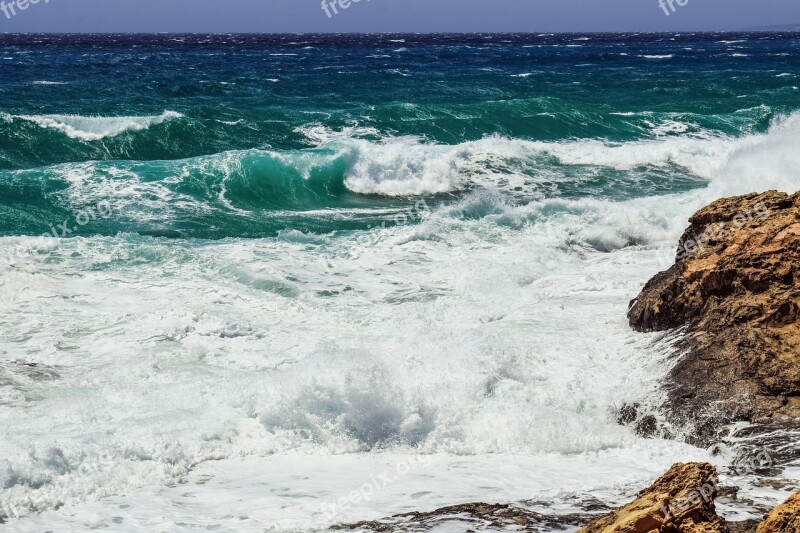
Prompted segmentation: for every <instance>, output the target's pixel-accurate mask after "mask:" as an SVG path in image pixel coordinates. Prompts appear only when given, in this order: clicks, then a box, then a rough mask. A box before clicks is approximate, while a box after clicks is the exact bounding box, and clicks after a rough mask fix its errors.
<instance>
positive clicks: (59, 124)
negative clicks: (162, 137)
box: [14, 111, 183, 141]
mask: <svg viewBox="0 0 800 533" xmlns="http://www.w3.org/2000/svg"><path fill="white" fill-rule="evenodd" d="M181 117H183V115H181V114H180V113H177V112H175V111H164V112H163V113H162V114H160V115H155V116H143V117H87V116H81V115H15V116H14V118H19V119H22V120H27V121H30V122H34V123H36V124H38V125H39V126H41V127H43V128H50V129H54V130H57V131H60V132H61V133H64V134H65V135H67V136H68V137H70V138H72V139H79V140H82V141H98V140H100V139H105V138H107V137H115V136H117V135H120V134H122V133H126V132H134V131H142V130H146V129H147V128H149V127H150V126H153V125H156V124H161V123H162V122H165V121H167V120H171V119H176V118H181Z"/></svg>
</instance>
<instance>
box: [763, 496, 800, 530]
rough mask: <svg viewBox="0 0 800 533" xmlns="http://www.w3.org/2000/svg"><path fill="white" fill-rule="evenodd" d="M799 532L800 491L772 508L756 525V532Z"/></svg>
mask: <svg viewBox="0 0 800 533" xmlns="http://www.w3.org/2000/svg"><path fill="white" fill-rule="evenodd" d="M798 532H800V492H798V493H797V494H795V495H794V496H792V497H791V498H789V499H788V500H786V501H785V502H784V503H782V504H781V505H779V506H778V507H776V508H775V509H773V510H772V512H771V513H769V515H767V519H766V520H764V521H763V522H762V523H761V525H760V526H758V533H798Z"/></svg>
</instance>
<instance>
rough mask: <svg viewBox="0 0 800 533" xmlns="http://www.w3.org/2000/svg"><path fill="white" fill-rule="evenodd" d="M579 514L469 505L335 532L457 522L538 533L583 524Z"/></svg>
mask: <svg viewBox="0 0 800 533" xmlns="http://www.w3.org/2000/svg"><path fill="white" fill-rule="evenodd" d="M585 521H586V518H585V517H584V516H583V515H576V514H568V515H563V514H553V515H542V514H539V513H535V512H533V511H528V510H527V509H522V508H520V507H517V506H512V505H502V504H488V503H468V504H464V505H453V506H450V507H443V508H441V509H437V510H435V511H431V512H428V513H419V512H414V513H405V514H400V515H395V516H393V517H391V518H386V519H384V520H377V521H373V522H358V523H355V524H341V525H337V526H333V527H331V529H332V530H340V531H341V530H352V531H375V532H378V533H423V532H426V531H431V530H434V529H436V528H437V527H440V526H442V525H443V524H447V523H457V524H458V525H459V526H460V527H461V528H463V530H464V531H484V530H490V531H500V530H504V529H507V530H509V531H526V532H530V533H539V532H541V531H552V530H553V529H559V530H562V529H565V528H566V527H569V526H572V527H574V526H577V525H579V524H581V523H584V522H585Z"/></svg>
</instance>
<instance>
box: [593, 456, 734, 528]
mask: <svg viewBox="0 0 800 533" xmlns="http://www.w3.org/2000/svg"><path fill="white" fill-rule="evenodd" d="M716 495H717V472H716V470H715V469H714V467H713V466H711V465H710V464H707V463H686V464H684V463H678V464H676V465H674V466H673V467H672V468H670V470H669V471H668V472H667V473H666V474H664V475H663V476H661V477H660V478H659V479H658V480H657V481H656V482H655V483H653V485H652V486H651V487H650V488H648V489H645V490H643V491H642V492H640V493H639V494H638V495H637V497H636V499H635V500H634V501H632V502H631V503H629V504H628V505H625V506H624V507H621V508H620V509H617V510H616V511H613V512H611V513H610V514H607V515H605V516H602V517H600V518H598V519H596V520H594V521H593V522H591V523H589V524H588V525H586V526H584V527H583V528H581V529H580V530H579V531H578V533H653V532H657V533H729V530H728V527H727V525H726V524H725V520H723V519H722V518H720V517H719V516H717V513H716V510H715V508H714V498H715V497H716Z"/></svg>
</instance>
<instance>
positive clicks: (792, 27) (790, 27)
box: [742, 23, 800, 31]
mask: <svg viewBox="0 0 800 533" xmlns="http://www.w3.org/2000/svg"><path fill="white" fill-rule="evenodd" d="M742 31H800V23H797V24H781V25H778V26H754V27H752V28H744V29H743V30H742Z"/></svg>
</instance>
